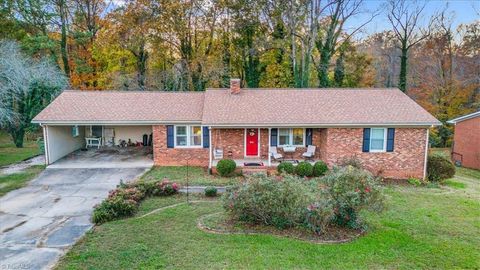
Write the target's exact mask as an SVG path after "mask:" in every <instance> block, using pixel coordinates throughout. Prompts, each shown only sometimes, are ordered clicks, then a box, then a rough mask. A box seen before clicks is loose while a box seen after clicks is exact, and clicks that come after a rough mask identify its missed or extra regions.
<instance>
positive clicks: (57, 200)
mask: <svg viewBox="0 0 480 270" xmlns="http://www.w3.org/2000/svg"><path fill="white" fill-rule="evenodd" d="M146 170H148V168H93V169H77V168H63V169H55V168H47V169H46V170H45V171H44V172H42V173H41V174H40V175H39V176H38V177H37V178H36V179H34V180H32V181H31V182H30V183H29V185H28V186H26V187H24V188H21V189H17V190H14V191H12V192H10V193H8V194H6V195H5V196H3V197H1V198H0V269H49V268H51V267H52V266H53V265H54V264H55V263H56V262H57V260H58V259H59V258H60V256H61V255H63V254H64V253H65V251H66V250H67V249H68V248H69V247H70V246H71V245H73V244H74V243H75V242H76V241H77V240H78V239H79V238H80V237H81V236H83V234H84V233H85V232H86V231H88V230H89V229H90V228H91V227H92V226H93V225H92V223H91V222H90V216H91V214H92V211H93V206H94V205H96V204H98V203H100V202H101V201H102V200H103V199H104V198H105V197H106V196H107V195H108V191H110V190H112V189H113V188H115V187H116V186H117V185H118V184H119V183H120V180H123V181H124V182H128V181H129V180H133V179H135V178H136V177H138V176H140V175H141V174H143V173H144V172H145V171H146Z"/></svg>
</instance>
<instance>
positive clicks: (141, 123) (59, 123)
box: [31, 120, 201, 126]
mask: <svg viewBox="0 0 480 270" xmlns="http://www.w3.org/2000/svg"><path fill="white" fill-rule="evenodd" d="M31 123H33V124H40V125H42V124H48V125H51V126H55V125H56V126H69V125H87V126H88V125H130V126H144V125H175V124H201V121H198V120H182V121H168V122H162V121H150V120H148V121H133V120H132V121H77V120H75V121H67V120H62V121H41V120H32V122H31Z"/></svg>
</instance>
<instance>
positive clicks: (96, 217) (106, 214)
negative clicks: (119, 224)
mask: <svg viewBox="0 0 480 270" xmlns="http://www.w3.org/2000/svg"><path fill="white" fill-rule="evenodd" d="M137 209H138V202H137V201H135V200H132V199H125V198H124V197H123V196H122V195H119V194H117V193H111V194H110V195H109V196H108V198H107V199H106V200H104V201H103V202H102V203H100V204H99V205H97V206H95V209H94V210H93V216H92V221H93V222H94V223H95V224H101V223H104V222H107V221H111V220H115V219H119V218H123V217H128V216H131V215H133V214H134V213H135V212H136V211H137Z"/></svg>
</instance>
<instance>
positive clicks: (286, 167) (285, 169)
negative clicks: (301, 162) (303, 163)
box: [277, 162, 295, 174]
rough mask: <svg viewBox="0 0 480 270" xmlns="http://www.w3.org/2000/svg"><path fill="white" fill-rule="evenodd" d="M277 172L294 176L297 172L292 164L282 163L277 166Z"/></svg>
mask: <svg viewBox="0 0 480 270" xmlns="http://www.w3.org/2000/svg"><path fill="white" fill-rule="evenodd" d="M277 171H278V172H279V173H288V174H293V173H294V172H295V166H293V164H292V163H290V162H281V163H280V164H278V166H277Z"/></svg>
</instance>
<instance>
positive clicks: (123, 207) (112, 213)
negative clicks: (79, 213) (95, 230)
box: [92, 180, 178, 224]
mask: <svg viewBox="0 0 480 270" xmlns="http://www.w3.org/2000/svg"><path fill="white" fill-rule="evenodd" d="M177 192H178V185H177V184H176V183H171V182H170V181H168V180H163V181H161V182H160V181H157V182H138V183H132V184H125V183H123V182H121V183H120V185H119V187H118V188H116V189H114V190H112V191H110V193H109V194H108V197H107V198H106V199H105V200H104V201H103V202H101V203H100V204H98V205H96V206H95V208H94V210H93V216H92V221H93V223H95V224H101V223H104V222H107V221H111V220H115V219H119V218H123V217H129V216H132V215H133V214H135V212H136V211H137V209H138V205H139V204H140V202H141V201H142V200H143V199H144V198H145V197H146V196H153V195H157V196H168V195H172V194H175V193H177Z"/></svg>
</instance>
